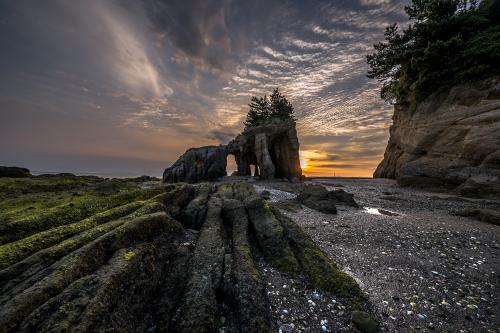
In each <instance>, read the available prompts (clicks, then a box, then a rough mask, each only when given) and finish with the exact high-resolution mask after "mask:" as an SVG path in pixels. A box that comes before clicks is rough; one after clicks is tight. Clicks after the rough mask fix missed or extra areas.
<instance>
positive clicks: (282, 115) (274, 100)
mask: <svg viewBox="0 0 500 333" xmlns="http://www.w3.org/2000/svg"><path fill="white" fill-rule="evenodd" d="M269 113H270V117H271V118H275V119H276V118H277V119H281V120H286V119H294V117H293V105H292V103H290V102H289V101H288V100H287V99H286V98H285V96H283V94H281V93H280V92H279V90H278V88H276V89H274V91H273V93H272V94H271V97H270V105H269Z"/></svg>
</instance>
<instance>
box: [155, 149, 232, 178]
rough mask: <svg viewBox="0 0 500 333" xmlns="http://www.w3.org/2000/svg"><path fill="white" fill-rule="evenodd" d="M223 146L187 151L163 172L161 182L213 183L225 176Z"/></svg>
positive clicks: (225, 154) (224, 150)
mask: <svg viewBox="0 0 500 333" xmlns="http://www.w3.org/2000/svg"><path fill="white" fill-rule="evenodd" d="M226 157H227V153H226V147H225V146H222V145H221V146H206V147H201V148H191V149H188V150H187V151H186V152H185V153H184V154H183V155H182V156H181V157H179V159H178V160H177V161H176V162H175V163H174V164H173V165H172V166H171V167H169V168H167V169H165V171H164V172H163V182H168V183H176V182H187V183H197V182H202V181H214V180H217V179H218V178H220V177H223V176H225V175H226V165H227V161H226Z"/></svg>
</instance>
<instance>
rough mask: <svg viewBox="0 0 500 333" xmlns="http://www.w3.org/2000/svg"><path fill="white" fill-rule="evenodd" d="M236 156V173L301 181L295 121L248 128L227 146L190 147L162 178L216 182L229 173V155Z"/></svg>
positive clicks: (238, 174)
mask: <svg viewBox="0 0 500 333" xmlns="http://www.w3.org/2000/svg"><path fill="white" fill-rule="evenodd" d="M230 154H231V155H234V157H235V161H236V165H237V171H236V173H235V174H236V175H237V176H252V170H251V168H250V166H251V165H254V166H255V173H254V174H253V176H258V177H260V178H261V179H273V178H285V179H289V180H291V181H300V180H301V178H302V169H301V168H300V160H299V140H298V138H297V130H296V128H295V122H294V121H292V120H274V121H272V122H270V123H268V124H264V125H261V126H255V127H249V128H246V129H245V130H244V131H243V132H242V133H241V134H239V135H238V136H236V138H234V139H233V140H232V141H231V142H229V144H227V145H226V146H224V145H221V146H207V147H201V148H191V149H189V150H187V151H186V152H185V153H184V154H183V155H182V156H181V157H180V158H179V159H178V160H177V161H176V162H175V163H174V164H173V165H172V166H171V167H169V168H167V169H165V172H164V173H163V181H164V182H169V183H175V182H188V183H196V182H201V181H214V180H217V179H218V178H220V177H223V176H225V175H226V166H227V156H228V155H230Z"/></svg>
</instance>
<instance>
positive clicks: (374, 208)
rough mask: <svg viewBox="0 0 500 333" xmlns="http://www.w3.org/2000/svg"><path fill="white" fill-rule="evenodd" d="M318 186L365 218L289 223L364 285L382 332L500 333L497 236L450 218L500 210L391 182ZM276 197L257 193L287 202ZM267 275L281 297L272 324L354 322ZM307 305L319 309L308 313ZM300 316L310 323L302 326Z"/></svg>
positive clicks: (348, 213)
mask: <svg viewBox="0 0 500 333" xmlns="http://www.w3.org/2000/svg"><path fill="white" fill-rule="evenodd" d="M314 182H316V183H322V184H323V185H325V186H327V188H328V189H337V188H342V189H344V190H346V191H347V192H350V193H353V194H354V195H355V199H356V201H357V202H358V203H359V204H360V206H361V207H363V208H361V209H354V208H351V207H343V206H339V207H338V210H339V211H338V214H337V215H326V214H322V213H319V212H317V211H315V210H312V209H309V208H303V209H302V210H299V211H298V212H289V211H286V212H285V214H286V215H288V216H289V217H291V218H292V219H293V220H295V221H296V222H297V223H299V224H300V225H301V226H302V227H303V228H304V230H305V231H306V232H307V233H308V234H309V235H310V236H311V237H312V238H313V239H314V240H315V241H316V242H317V243H318V245H319V246H320V247H321V248H322V249H323V250H324V251H325V252H326V253H328V254H329V255H330V256H331V258H332V259H333V260H334V261H335V262H336V263H337V264H338V265H339V266H340V267H342V268H343V269H344V270H345V271H347V272H348V273H349V274H351V275H352V276H353V277H354V278H355V279H356V280H357V281H358V283H359V284H360V286H361V288H362V289H363V290H364V291H365V292H366V294H367V295H368V296H369V298H370V300H371V302H372V304H373V306H374V308H375V312H376V313H377V315H378V317H379V320H380V322H381V331H385V332H414V331H419V332H427V331H429V332H443V331H444V332H500V285H499V284H500V282H499V281H500V279H499V278H500V274H499V267H500V259H499V255H500V250H499V246H500V245H499V244H500V227H498V226H494V225H490V224H486V223H483V222H479V221H475V220H473V219H470V218H465V217H458V216H453V215H450V212H452V211H456V210H461V209H465V208H478V207H493V206H496V207H498V206H499V205H500V202H495V201H487V200H472V199H465V198H461V197H457V196H452V195H446V194H436V193H431V192H426V191H421V190H415V189H409V188H400V187H398V186H396V185H395V184H394V182H392V181H388V180H372V179H365V180H362V179H352V180H323V181H322V180H315V181H314ZM271 188H272V184H266V185H260V184H259V185H257V190H258V191H260V192H261V191H263V190H268V191H269V192H270V198H271V200H272V201H279V200H286V199H288V198H289V194H287V193H286V192H285V193H282V191H276V190H272V191H271V190H270V189H271ZM280 192H281V193H280ZM268 272H269V273H267V272H264V273H263V275H264V276H265V278H266V281H267V283H271V285H272V286H273V290H276V292H278V293H279V295H280V296H275V295H272V294H271V295H270V301H271V308H272V310H273V319H274V320H275V322H277V323H278V324H282V323H292V324H294V325H295V328H296V330H294V332H296V331H311V332H315V331H321V330H322V327H321V320H328V325H329V326H327V327H326V328H327V329H328V330H329V331H335V332H336V331H343V330H350V328H349V320H348V317H346V316H347V315H348V314H347V313H345V312H346V311H344V312H342V314H339V313H340V312H341V311H342V310H341V309H336V308H335V307H333V308H332V302H331V298H329V299H328V300H327V301H325V302H323V301H320V302H316V301H315V300H313V299H312V293H313V292H314V291H313V290H309V289H307V288H306V287H305V289H304V288H302V289H300V288H299V289H296V291H293V289H290V288H283V287H282V286H281V287H282V288H280V285H281V284H283V285H287V287H288V286H289V285H290V283H288V284H287V282H286V279H288V280H290V279H289V278H287V277H285V276H282V275H280V274H279V273H277V272H275V271H272V270H269V269H268ZM292 283H293V282H292ZM324 298H325V299H326V298H327V297H324ZM309 300H311V301H313V302H315V306H314V307H312V308H311V307H310V306H309V305H307V306H304V303H307V304H310V303H309ZM287 304H289V305H287ZM294 307H295V309H296V310H294ZM308 309H309V310H308ZM283 310H287V311H288V314H285V313H283V312H282V311H283ZM332 310H333V311H334V312H332ZM304 311H305V312H307V311H309V312H311V311H312V312H311V313H312V314H313V316H312V317H311V314H304ZM309 312H308V313H309ZM299 313H302V316H306V318H305V320H304V319H302V321H301V320H297V318H298V316H299ZM292 314H293V315H292ZM282 316H283V317H282ZM292 317H293V318H292ZM323 317H324V318H323Z"/></svg>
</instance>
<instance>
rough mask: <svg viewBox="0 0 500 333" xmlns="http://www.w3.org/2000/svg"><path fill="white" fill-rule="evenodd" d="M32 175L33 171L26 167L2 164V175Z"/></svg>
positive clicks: (0, 171) (14, 176) (0, 170)
mask: <svg viewBox="0 0 500 333" xmlns="http://www.w3.org/2000/svg"><path fill="white" fill-rule="evenodd" d="M30 176H31V173H30V171H29V170H28V169H26V168H19V167H6V166H0V177H10V178H24V177H30Z"/></svg>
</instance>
